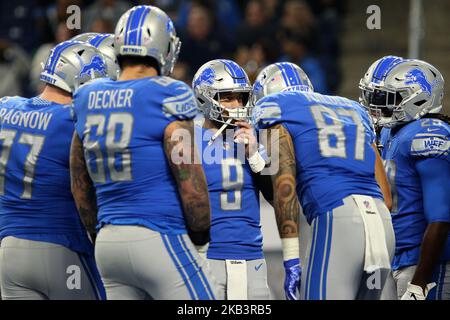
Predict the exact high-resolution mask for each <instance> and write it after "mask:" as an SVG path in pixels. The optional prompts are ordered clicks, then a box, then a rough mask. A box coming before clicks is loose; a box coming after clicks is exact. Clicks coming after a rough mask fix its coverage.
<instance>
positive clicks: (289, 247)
mask: <svg viewBox="0 0 450 320" xmlns="http://www.w3.org/2000/svg"><path fill="white" fill-rule="evenodd" d="M281 245H282V247H283V260H284V261H287V260H291V259H299V255H300V253H299V252H300V246H299V243H298V238H282V239H281Z"/></svg>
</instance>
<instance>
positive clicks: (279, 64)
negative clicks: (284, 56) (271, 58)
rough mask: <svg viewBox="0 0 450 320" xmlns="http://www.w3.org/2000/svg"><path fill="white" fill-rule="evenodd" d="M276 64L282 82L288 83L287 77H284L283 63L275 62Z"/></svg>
mask: <svg viewBox="0 0 450 320" xmlns="http://www.w3.org/2000/svg"><path fill="white" fill-rule="evenodd" d="M276 66H277V67H278V68H279V69H280V71H281V75H282V76H283V80H284V83H285V84H286V85H287V86H288V85H289V81H288V79H287V77H286V74H285V73H284V67H283V63H276Z"/></svg>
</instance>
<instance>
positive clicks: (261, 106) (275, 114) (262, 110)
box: [252, 96, 281, 130]
mask: <svg viewBox="0 0 450 320" xmlns="http://www.w3.org/2000/svg"><path fill="white" fill-rule="evenodd" d="M279 121H281V107H280V105H279V103H278V101H277V99H276V98H274V97H272V96H267V97H264V98H262V99H261V100H260V101H258V103H257V104H256V106H255V109H254V110H253V114H252V122H253V125H254V126H255V128H256V129H257V130H260V129H265V128H268V127H270V126H273V125H274V124H276V123H278V122H279Z"/></svg>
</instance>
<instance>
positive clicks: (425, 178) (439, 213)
mask: <svg viewBox="0 0 450 320" xmlns="http://www.w3.org/2000/svg"><path fill="white" fill-rule="evenodd" d="M416 169H417V172H418V173H419V177H420V181H421V183H422V195H423V207H424V212H425V218H426V219H427V221H428V223H431V222H450V196H449V190H450V163H449V162H448V161H446V160H444V159H436V158H425V159H420V160H418V161H416Z"/></svg>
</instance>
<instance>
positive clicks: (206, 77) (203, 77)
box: [194, 68, 216, 87]
mask: <svg viewBox="0 0 450 320" xmlns="http://www.w3.org/2000/svg"><path fill="white" fill-rule="evenodd" d="M215 77H216V73H215V72H214V69H212V68H206V69H205V70H204V71H203V72H202V73H201V74H200V76H199V77H198V78H197V79H195V81H194V87H197V86H199V85H200V84H201V83H203V82H204V83H207V84H209V85H212V84H213V83H214V78H215Z"/></svg>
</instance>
